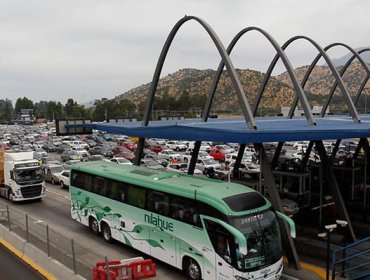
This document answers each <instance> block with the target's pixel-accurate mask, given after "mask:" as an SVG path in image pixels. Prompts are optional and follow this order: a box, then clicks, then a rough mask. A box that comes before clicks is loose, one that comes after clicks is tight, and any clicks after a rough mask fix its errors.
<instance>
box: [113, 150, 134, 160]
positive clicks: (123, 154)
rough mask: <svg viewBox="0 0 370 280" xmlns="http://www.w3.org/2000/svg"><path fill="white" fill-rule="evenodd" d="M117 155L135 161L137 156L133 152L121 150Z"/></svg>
mask: <svg viewBox="0 0 370 280" xmlns="http://www.w3.org/2000/svg"><path fill="white" fill-rule="evenodd" d="M115 157H124V158H125V159H128V160H129V161H133V160H134V158H135V154H134V153H133V152H130V151H129V152H120V153H118V154H116V155H115Z"/></svg>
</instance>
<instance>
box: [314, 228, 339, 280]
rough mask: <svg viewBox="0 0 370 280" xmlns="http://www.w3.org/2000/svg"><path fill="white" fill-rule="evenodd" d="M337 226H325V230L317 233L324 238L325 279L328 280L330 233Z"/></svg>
mask: <svg viewBox="0 0 370 280" xmlns="http://www.w3.org/2000/svg"><path fill="white" fill-rule="evenodd" d="M336 228H337V224H331V225H326V226H325V232H321V233H319V234H318V236H319V237H321V238H326V280H329V267H330V233H331V232H332V231H333V230H334V229H336Z"/></svg>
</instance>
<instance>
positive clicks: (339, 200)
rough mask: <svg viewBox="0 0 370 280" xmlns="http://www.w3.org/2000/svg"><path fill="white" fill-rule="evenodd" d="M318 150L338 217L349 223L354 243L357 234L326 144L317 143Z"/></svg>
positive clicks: (350, 234)
mask: <svg viewBox="0 0 370 280" xmlns="http://www.w3.org/2000/svg"><path fill="white" fill-rule="evenodd" d="M315 146H316V149H317V151H318V153H319V156H320V159H321V164H322V168H323V174H326V175H325V177H326V182H327V184H328V185H329V187H330V189H331V192H332V193H333V196H334V200H335V206H336V209H337V211H338V215H339V217H340V218H341V219H343V220H345V221H347V223H348V225H347V227H348V232H349V236H350V237H351V239H352V241H356V236H355V232H354V231H353V227H352V223H351V220H350V217H349V215H348V212H347V209H346V206H345V204H344V200H343V197H342V194H341V192H340V189H339V186H338V184H337V180H336V178H335V175H334V172H333V168H332V166H331V163H330V161H329V157H328V155H327V153H326V150H325V147H324V144H323V142H322V141H315Z"/></svg>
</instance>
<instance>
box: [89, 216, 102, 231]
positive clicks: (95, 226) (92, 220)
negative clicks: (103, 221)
mask: <svg viewBox="0 0 370 280" xmlns="http://www.w3.org/2000/svg"><path fill="white" fill-rule="evenodd" d="M89 227H90V230H91V231H92V232H93V233H95V234H96V235H99V233H100V232H99V223H98V221H97V220H96V219H95V218H90V220H89Z"/></svg>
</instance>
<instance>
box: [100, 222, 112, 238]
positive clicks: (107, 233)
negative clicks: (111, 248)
mask: <svg viewBox="0 0 370 280" xmlns="http://www.w3.org/2000/svg"><path fill="white" fill-rule="evenodd" d="M102 233H103V238H104V240H105V241H106V242H108V243H111V242H112V233H111V231H110V228H109V226H108V225H107V224H105V223H104V224H102Z"/></svg>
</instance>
